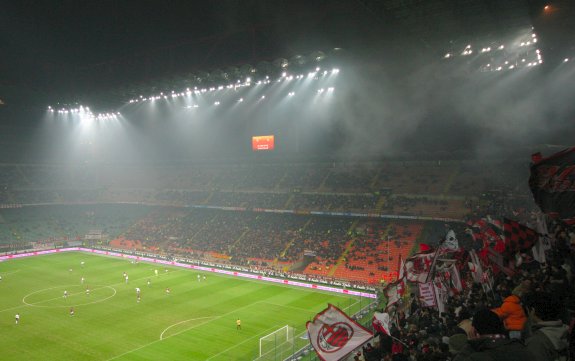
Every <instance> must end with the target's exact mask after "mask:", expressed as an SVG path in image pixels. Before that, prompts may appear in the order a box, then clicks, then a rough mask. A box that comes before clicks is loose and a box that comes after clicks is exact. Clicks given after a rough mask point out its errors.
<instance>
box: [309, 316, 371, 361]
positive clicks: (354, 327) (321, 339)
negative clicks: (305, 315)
mask: <svg viewBox="0 0 575 361" xmlns="http://www.w3.org/2000/svg"><path fill="white" fill-rule="evenodd" d="M306 328H307V333H308V335H309V341H310V343H311V345H312V346H313V348H314V350H315V352H317V355H318V357H319V358H320V359H321V360H322V361H338V360H341V359H343V358H344V357H345V356H346V355H347V354H349V353H350V352H352V351H353V350H354V349H356V348H358V347H360V346H361V345H363V344H364V343H366V342H367V341H369V340H370V339H371V338H372V337H373V333H372V332H371V331H369V330H368V329H366V328H364V327H363V326H361V325H360V324H359V323H357V322H355V321H354V320H352V319H351V318H349V317H348V316H347V315H346V314H345V313H344V312H343V311H342V310H340V309H339V308H337V307H335V306H333V305H328V307H327V308H326V309H325V310H323V311H322V312H320V313H318V314H317V315H316V316H315V318H314V319H313V322H308V323H307V324H306Z"/></svg>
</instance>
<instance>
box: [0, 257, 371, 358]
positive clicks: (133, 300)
mask: <svg viewBox="0 0 575 361" xmlns="http://www.w3.org/2000/svg"><path fill="white" fill-rule="evenodd" d="M82 261H84V262H85V265H84V267H83V268H82V267H81V262H82ZM70 269H72V270H71V271H70ZM155 269H158V271H159V275H158V276H155V274H154V270H155ZM166 270H167V271H166ZM124 272H126V273H127V274H128V276H129V283H128V284H126V282H125V281H124V279H123V273H124ZM198 274H201V275H202V276H203V275H204V273H201V272H198V271H194V270H188V269H183V268H173V267H165V266H163V265H159V264H158V265H155V264H149V263H139V264H132V263H131V262H130V261H129V260H126V259H119V258H112V257H104V256H95V255H90V254H87V253H81V252H69V253H68V252H67V253H60V254H54V255H45V256H36V257H29V258H22V259H15V260H9V261H5V262H0V275H1V276H2V281H0V350H1V351H0V354H1V355H0V359H2V360H3V361H8V360H26V361H33V360H42V361H47V360H74V361H78V360H99V361H108V360H154V361H157V360H170V361H173V360H214V361H216V360H226V361H229V360H253V359H255V358H256V357H257V356H258V353H259V339H260V337H262V336H265V335H267V334H269V333H271V332H273V331H275V330H277V329H278V328H280V327H282V326H285V325H290V326H293V327H295V328H296V332H297V334H300V333H303V332H304V331H305V322H306V321H308V320H311V319H312V318H313V316H314V315H315V314H316V313H317V312H319V311H321V310H322V309H324V308H325V307H326V306H327V303H332V304H334V305H337V306H338V307H340V308H342V309H344V310H346V311H347V312H348V313H350V314H351V313H353V312H355V311H357V310H358V309H359V308H360V307H361V306H365V305H366V304H367V302H368V300H366V299H363V300H361V299H359V298H355V297H350V296H347V295H338V294H329V293H324V292H318V291H313V290H308V289H302V288H295V287H289V286H282V285H276V284H272V283H266V282H261V281H252V280H246V279H241V278H236V277H231V276H230V277H228V276H221V275H215V274H213V273H205V276H206V280H203V279H202V281H200V282H198V279H197V275H198ZM82 277H84V278H85V281H84V284H81V278H82ZM148 280H150V283H151V284H150V285H149V286H148V284H147V283H148ZM87 287H88V288H89V289H90V293H89V294H87V293H86V288H87ZM136 287H139V288H140V289H141V300H140V302H138V301H137V296H136V290H135V289H136ZM166 288H170V290H171V292H170V294H167V293H166ZM65 290H66V291H67V292H68V297H67V298H65V297H64V296H63V295H64V291H65ZM71 307H73V308H74V311H75V314H74V316H71V315H70V308H71ZM17 313H19V314H20V322H19V324H16V322H15V315H16V314H17ZM238 318H240V319H241V322H242V329H241V330H237V329H236V320H237V319H238ZM301 342H302V344H305V342H306V341H304V340H301Z"/></svg>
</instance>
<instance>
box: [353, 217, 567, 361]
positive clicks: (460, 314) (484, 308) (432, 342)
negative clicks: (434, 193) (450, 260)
mask: <svg viewBox="0 0 575 361" xmlns="http://www.w3.org/2000/svg"><path fill="white" fill-rule="evenodd" d="M551 229H552V232H551V233H552V241H553V248H552V249H551V250H550V251H547V258H546V261H545V262H543V263H539V262H536V261H533V260H531V261H529V262H524V263H522V264H520V265H517V267H516V268H515V270H514V272H513V273H509V274H506V273H504V272H499V273H497V274H495V276H494V277H493V279H492V280H491V281H485V282H480V283H474V281H473V278H472V276H471V273H470V271H469V268H468V267H467V262H466V261H465V262H464V265H463V267H462V268H461V275H462V278H463V280H464V285H465V286H464V287H463V290H462V291H461V292H455V291H453V292H452V293H451V294H450V296H449V298H448V300H447V303H446V305H445V310H444V312H442V313H439V312H438V311H437V309H434V308H428V307H424V306H423V305H422V303H421V300H420V299H419V297H418V296H417V291H413V293H411V295H409V296H407V297H406V298H404V299H403V300H402V301H401V302H400V303H398V304H395V305H393V306H391V307H390V308H389V309H388V310H387V312H389V313H390V315H391V317H392V320H393V322H391V327H390V328H391V329H390V335H386V334H378V335H377V337H376V339H375V340H374V342H371V343H370V345H369V346H365V347H363V349H360V350H357V353H354V354H353V355H352V356H350V357H349V358H348V359H349V360H368V361H369V360H374V361H375V360H377V361H380V360H385V361H388V360H393V361H396V360H408V361H450V360H453V361H470V360H510V361H513V360H521V361H557V360H561V361H566V360H570V359H573V357H574V356H575V355H574V354H573V353H574V352H573V351H575V348H574V342H575V337H573V336H574V334H573V332H572V328H573V323H574V322H573V321H575V318H573V315H574V314H575V293H574V289H573V274H572V270H573V269H574V268H573V265H574V263H573V262H574V261H575V258H574V257H573V254H572V251H573V250H575V248H573V245H575V233H574V232H573V231H571V232H569V231H568V229H567V228H566V227H565V226H563V225H558V224H555V225H554V226H553V227H552V228H551Z"/></svg>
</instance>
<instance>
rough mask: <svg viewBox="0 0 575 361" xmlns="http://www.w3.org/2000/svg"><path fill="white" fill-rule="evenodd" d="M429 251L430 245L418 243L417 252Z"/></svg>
mask: <svg viewBox="0 0 575 361" xmlns="http://www.w3.org/2000/svg"><path fill="white" fill-rule="evenodd" d="M429 251H431V246H430V245H428V244H427V243H420V244H419V252H429Z"/></svg>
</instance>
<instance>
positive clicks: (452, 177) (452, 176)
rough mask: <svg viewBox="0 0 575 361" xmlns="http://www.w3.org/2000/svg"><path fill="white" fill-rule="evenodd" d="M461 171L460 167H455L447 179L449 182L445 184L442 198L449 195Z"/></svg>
mask: <svg viewBox="0 0 575 361" xmlns="http://www.w3.org/2000/svg"><path fill="white" fill-rule="evenodd" d="M459 169H460V166H457V167H454V169H453V170H452V171H451V174H449V178H448V179H447V182H445V185H444V186H443V190H442V192H441V195H442V196H445V195H446V194H449V190H450V189H451V185H452V184H453V181H454V180H455V179H456V178H457V176H458V175H459Z"/></svg>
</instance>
